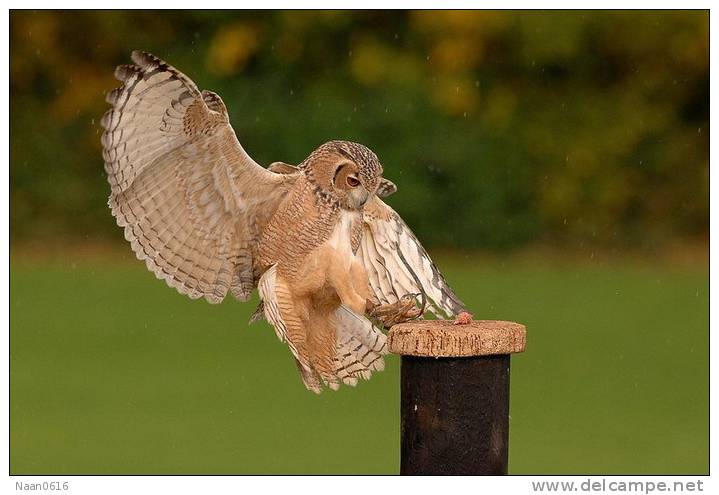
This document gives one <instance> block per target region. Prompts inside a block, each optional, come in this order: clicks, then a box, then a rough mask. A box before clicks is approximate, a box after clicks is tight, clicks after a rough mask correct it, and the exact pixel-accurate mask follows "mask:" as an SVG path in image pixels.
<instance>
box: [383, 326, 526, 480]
mask: <svg viewBox="0 0 719 495" xmlns="http://www.w3.org/2000/svg"><path fill="white" fill-rule="evenodd" d="M525 342H526V329H525V327H524V325H520V324H518V323H512V322H507V321H486V320H485V321H471V322H469V323H467V324H464V325H455V324H454V322H451V321H441V320H434V321H432V320H418V321H412V322H408V323H401V324H398V325H395V326H393V327H392V328H391V330H390V332H389V349H390V351H391V352H394V353H396V354H401V355H402V378H401V381H402V385H401V389H402V390H401V456H402V458H401V464H400V474H403V475H420V474H432V475H443V474H444V475H447V474H462V475H478V474H490V475H497V474H507V461H508V443H509V355H510V354H512V353H516V352H523V351H524V347H525Z"/></svg>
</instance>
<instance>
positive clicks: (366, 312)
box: [101, 51, 464, 393]
mask: <svg viewBox="0 0 719 495" xmlns="http://www.w3.org/2000/svg"><path fill="white" fill-rule="evenodd" d="M132 61H133V62H134V64H132V65H121V66H119V67H117V69H116V70H115V76H116V78H117V79H118V80H119V81H120V82H121V83H122V85H121V86H120V87H119V88H116V89H114V90H112V91H111V92H109V93H108V95H107V101H108V103H109V104H110V105H111V106H112V108H110V109H109V110H108V111H107V112H106V113H105V115H104V116H103V118H102V121H101V123H102V126H103V128H104V129H105V131H104V133H103V134H102V146H103V158H104V161H105V170H106V172H107V177H108V181H109V183H110V189H111V192H110V198H109V201H108V204H109V206H110V209H111V210H112V214H113V216H114V217H115V218H116V220H117V223H118V225H119V226H120V227H122V228H124V233H125V238H126V239H127V241H128V242H129V243H130V246H131V248H132V250H133V251H134V252H135V254H136V255H137V257H138V258H139V259H140V260H144V261H145V263H146V265H147V268H148V269H149V270H150V271H152V272H153V273H154V274H155V275H156V276H157V278H159V279H162V280H165V281H166V282H167V284H168V285H169V286H171V287H174V288H175V289H177V290H178V291H179V292H180V293H182V294H186V295H187V296H189V297H191V298H193V299H197V298H205V299H206V300H207V301H209V302H210V303H219V302H221V301H222V300H223V299H224V298H225V296H226V295H227V294H228V293H230V294H232V296H233V297H234V298H236V299H238V300H240V301H247V300H248V299H249V297H250V296H251V294H252V292H253V290H254V289H255V288H257V289H258V292H259V297H260V300H261V302H260V305H259V307H258V308H257V311H256V312H255V314H254V315H253V318H252V319H253V320H256V319H260V318H265V319H266V320H267V321H268V322H269V323H270V324H271V325H272V326H273V327H274V329H275V332H276V334H277V337H278V338H279V339H280V341H282V342H284V343H286V344H287V347H288V348H289V350H290V352H291V353H292V356H293V358H294V360H295V363H296V366H297V369H298V371H299V375H300V377H301V379H302V382H303V383H304V385H305V386H306V387H307V389H309V390H311V391H314V392H317V393H319V392H321V391H322V390H323V389H325V388H326V387H329V388H331V389H333V390H336V389H337V388H338V387H339V386H340V384H346V385H356V384H357V382H358V380H359V379H368V378H369V377H370V375H371V374H372V372H374V371H380V370H382V369H383V368H384V360H383V356H384V355H385V354H386V353H387V343H386V336H385V334H384V333H383V329H386V328H388V327H390V326H391V325H393V324H395V323H398V322H402V321H406V320H409V319H413V318H419V317H421V316H423V314H424V313H425V312H426V311H429V312H432V313H434V314H435V315H438V316H443V317H451V316H454V315H456V314H458V313H459V312H461V311H463V310H464V306H463V304H462V302H461V301H460V300H459V299H458V298H457V296H456V295H455V293H454V292H453V291H452V289H451V288H450V287H449V286H448V285H447V283H446V281H445V279H444V277H443V276H442V274H441V273H440V272H439V270H438V269H437V267H436V266H435V265H434V264H433V263H432V260H431V259H430V258H429V256H428V255H427V252H426V251H425V250H424V249H423V248H422V246H421V244H420V243H419V241H418V240H417V238H416V237H415V236H414V234H413V233H412V231H411V230H410V229H409V228H408V227H407V225H406V224H405V223H404V222H403V221H402V219H401V218H400V217H399V215H398V214H397V213H396V212H395V211H394V210H393V209H392V208H390V207H389V206H388V205H387V204H385V203H384V202H383V201H382V199H381V198H383V197H386V196H387V195H389V194H392V193H393V192H395V190H396V187H395V185H394V184H393V183H392V182H391V181H389V180H387V179H385V178H383V177H382V174H383V172H384V170H383V167H382V164H381V163H380V161H379V159H378V158H377V155H375V154H374V153H373V152H372V151H370V150H369V149H368V148H366V147H365V146H363V145H361V144H357V143H352V142H348V141H330V142H327V143H325V144H322V145H321V146H319V147H318V148H317V149H315V150H314V151H313V152H312V153H310V154H309V156H308V157H307V158H306V159H305V160H304V161H303V162H302V163H300V164H299V165H297V166H293V165H290V164H287V163H283V162H275V163H273V164H271V165H270V166H269V167H267V168H265V167H262V166H260V165H259V164H257V163H256V162H255V161H254V160H253V159H252V158H250V156H249V155H248V154H247V153H246V152H245V150H244V149H243V148H242V145H241V144H240V143H239V141H238V140H237V137H236V135H235V133H234V131H233V129H232V127H231V125H230V120H229V117H228V113H227V109H226V107H225V104H224V103H223V101H222V99H221V98H220V97H219V96H218V95H217V94H215V93H212V92H210V91H200V90H199V89H198V88H197V86H196V85H195V83H194V82H193V81H192V80H190V79H189V78H188V77H187V76H185V75H184V74H182V73H181V72H179V71H178V70H177V69H175V68H174V67H172V66H170V65H168V64H167V63H166V62H164V61H162V60H160V59H159V58H157V57H154V56H153V55H150V54H148V53H144V52H139V51H136V52H133V53H132ZM240 115H241V114H240Z"/></svg>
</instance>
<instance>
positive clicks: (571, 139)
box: [10, 11, 709, 247]
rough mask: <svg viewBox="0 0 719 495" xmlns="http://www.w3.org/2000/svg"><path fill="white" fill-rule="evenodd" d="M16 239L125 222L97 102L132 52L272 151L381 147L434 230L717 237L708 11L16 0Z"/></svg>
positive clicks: (472, 240)
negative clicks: (188, 82) (711, 192)
mask: <svg viewBox="0 0 719 495" xmlns="http://www.w3.org/2000/svg"><path fill="white" fill-rule="evenodd" d="M10 24H11V33H10V40H11V60H10V77H11V81H10V84H11V105H12V107H11V117H10V123H11V162H10V172H11V174H10V177H11V206H12V209H11V229H12V230H11V231H12V234H13V236H14V238H16V239H17V238H31V237H45V236H73V235H75V236H77V235H83V236H88V237H97V236H100V237H102V236H107V235H114V236H116V237H119V231H118V229H116V228H115V227H114V225H113V222H112V219H111V217H110V215H109V212H108V211H107V209H106V207H105V198H106V195H107V193H108V188H107V186H106V184H105V182H104V176H103V171H102V159H101V156H100V152H101V150H100V142H99V138H100V132H101V129H100V127H99V120H100V116H101V115H102V113H103V112H104V110H105V108H106V104H105V103H104V99H103V95H104V92H105V91H107V90H108V89H110V88H112V87H114V86H115V85H116V82H115V81H114V80H113V78H112V70H113V67H114V66H115V65H117V64H120V63H127V62H128V61H129V52H130V51H131V50H132V49H143V50H146V51H151V52H153V53H155V54H156V55H158V56H160V57H162V58H165V59H166V60H168V61H169V62H170V63H172V64H173V65H175V66H177V67H178V68H180V69H181V70H183V71H184V72H186V73H188V74H189V75H190V76H191V77H192V78H193V79H195V81H196V82H197V83H198V84H199V85H200V86H201V87H203V88H207V89H212V90H214V91H216V92H218V93H219V94H220V95H222V97H223V98H224V100H225V102H226V104H227V106H228V108H229V110H230V113H231V117H232V122H233V125H234V127H235V129H236V130H237V132H238V135H239V138H240V140H241V141H242V142H243V144H244V145H245V148H246V149H247V150H248V151H249V152H250V153H251V154H252V155H253V156H254V157H256V159H258V160H259V161H260V162H262V163H265V164H266V163H269V162H271V161H275V160H284V161H287V162H293V163H296V162H299V161H300V160H302V159H303V158H304V157H305V156H306V155H307V154H308V152H309V151H310V150H311V149H313V148H314V147H315V146H317V145H318V144H320V143H322V142H324V141H327V140H330V139H335V138H341V139H351V140H356V141H359V142H362V143H364V144H366V145H368V146H370V147H371V148H373V149H374V150H375V151H376V152H377V153H378V155H379V156H380V158H381V159H382V161H383V162H384V165H385V170H386V175H387V176H388V177H389V178H390V179H392V180H394V181H395V182H396V183H397V184H398V185H399V187H400V190H399V192H398V193H397V194H396V195H395V196H394V197H392V198H391V201H390V203H391V204H392V205H393V206H395V207H396V208H397V209H398V210H399V211H400V212H401V213H402V215H403V216H404V217H405V218H406V219H407V221H408V223H410V225H412V226H413V227H414V228H415V230H416V231H418V233H419V234H420V235H421V237H422V238H423V239H424V240H425V241H426V243H427V244H430V245H443V246H467V247H473V246H508V245H517V244H521V243H525V242H528V241H533V240H539V239H548V240H553V241H558V242H565V243H570V244H573V245H578V244H581V243H599V244H613V245H642V246H644V247H646V246H652V245H654V244H657V243H658V244H661V243H663V242H666V241H668V240H670V239H672V238H674V237H687V236H697V235H705V234H706V233H707V232H708V169H709V166H708V163H709V162H708V135H709V133H708V121H709V120H708V119H709V105H708V103H709V78H708V27H709V26H708V13H706V12H700V11H692V12H666V11H664V12H639V11H627V12H617V13H614V12H587V11H582V12H541V13H540V12H491V11H477V12H457V11H453V12H442V11H432V12H402V11H398V12H397V11H395V12H382V13H381V12H323V11H309V12H206V11H184V12H172V11H170V12H167V11H163V12H153V11H143V12H113V11H97V12H93V11H74V12H56V11H40V12H32V11H16V12H12V13H11V16H10Z"/></svg>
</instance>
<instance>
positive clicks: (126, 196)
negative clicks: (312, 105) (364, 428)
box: [102, 51, 291, 303]
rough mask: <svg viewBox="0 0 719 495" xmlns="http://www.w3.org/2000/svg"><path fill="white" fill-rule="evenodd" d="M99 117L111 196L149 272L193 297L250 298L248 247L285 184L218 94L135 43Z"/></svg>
mask: <svg viewBox="0 0 719 495" xmlns="http://www.w3.org/2000/svg"><path fill="white" fill-rule="evenodd" d="M132 60H133V62H134V63H135V65H123V66H120V67H118V68H117V70H116V71H115V77H116V78H117V79H118V80H120V81H121V82H122V83H123V84H122V86H120V87H119V88H117V89H114V90H113V91H111V92H110V93H108V95H107V101H108V103H110V104H111V105H112V108H111V109H110V110H108V111H107V113H106V114H105V115H104V117H103V119H102V126H103V127H104V129H105V132H104V133H103V135H102V145H103V148H104V150H103V157H104V159H105V170H106V172H107V174H108V181H109V183H110V187H111V194H110V199H109V202H108V203H109V205H110V207H111V209H112V213H113V215H114V216H115V218H116V219H117V223H118V225H120V226H121V227H124V229H125V238H126V239H127V240H128V241H129V242H130V243H131V246H132V249H133V251H134V252H135V254H136V255H137V257H138V258H139V259H141V260H145V262H146V264H147V267H148V268H149V269H150V270H151V271H152V272H154V273H155V275H156V276H157V277H158V278H160V279H164V280H165V281H166V282H167V284H168V285H170V286H171V287H174V288H176V289H177V290H178V291H179V292H181V293H183V294H187V295H188V296H190V297H191V298H193V299H196V298H200V297H204V298H205V299H207V300H208V301H209V302H211V303H218V302H220V301H221V300H222V299H223V298H224V297H225V295H226V294H227V292H228V290H229V291H231V293H232V294H233V295H234V296H235V297H237V298H238V299H241V300H246V299H247V298H248V297H249V295H250V293H251V291H252V289H253V287H254V283H255V279H256V277H255V276H254V274H253V264H254V263H253V255H252V252H253V247H254V244H255V242H256V240H257V239H258V237H259V232H260V231H261V229H262V228H263V226H264V224H265V223H266V222H267V220H268V218H269V217H270V215H271V214H272V213H273V212H274V210H275V209H276V207H277V206H278V205H279V202H280V201H281V200H282V198H283V197H284V194H285V193H286V191H287V190H288V188H289V184H290V183H291V180H290V176H286V175H280V174H275V173H273V172H270V171H268V170H266V169H264V168H262V167H261V166H260V165H258V164H257V163H255V162H254V161H253V160H252V158H250V157H249V155H247V153H246V152H245V150H244V149H243V148H242V146H241V145H240V143H239V142H238V140H237V138H236V136H235V133H234V131H233V130H232V127H231V126H230V122H229V118H228V115H227V110H226V108H225V105H224V103H223V102H222V100H221V99H220V97H219V96H218V95H216V94H215V93H212V92H209V91H202V92H201V91H200V90H199V89H198V88H197V86H196V85H195V83H194V82H192V81H191V80H190V79H189V78H188V77H187V76H185V75H184V74H182V73H181V72H179V71H178V70H177V69H175V68H174V67H171V66H170V65H168V64H167V63H165V62H163V61H162V60H160V59H158V58H156V57H154V56H152V55H150V54H147V53H143V52H137V51H136V52H133V54H132Z"/></svg>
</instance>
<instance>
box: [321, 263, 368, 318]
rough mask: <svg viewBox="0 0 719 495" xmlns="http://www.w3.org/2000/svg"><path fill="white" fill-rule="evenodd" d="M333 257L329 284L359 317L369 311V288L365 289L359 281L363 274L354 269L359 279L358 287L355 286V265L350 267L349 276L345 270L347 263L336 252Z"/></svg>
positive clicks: (330, 264)
mask: <svg viewBox="0 0 719 495" xmlns="http://www.w3.org/2000/svg"><path fill="white" fill-rule="evenodd" d="M331 256H332V257H333V258H334V260H333V262H330V263H329V264H328V266H327V280H328V282H329V283H330V285H331V286H332V288H333V289H334V290H335V291H336V292H337V295H338V296H339V298H340V301H342V304H344V305H345V306H347V307H348V308H350V309H351V310H352V311H354V312H355V313H357V314H358V315H362V314H364V313H365V310H366V309H367V298H368V297H369V290H368V289H369V287H366V288H364V289H363V285H362V283H361V282H360V281H359V277H361V273H358V272H357V269H354V274H355V276H357V277H358V281H357V285H356V284H355V282H354V281H353V265H351V266H350V273H349V276H348V273H347V271H346V269H343V266H346V264H345V263H346V262H344V263H343V260H342V259H341V257H340V256H339V255H338V254H337V253H336V252H333V253H332V254H331ZM365 277H366V273H365Z"/></svg>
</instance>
